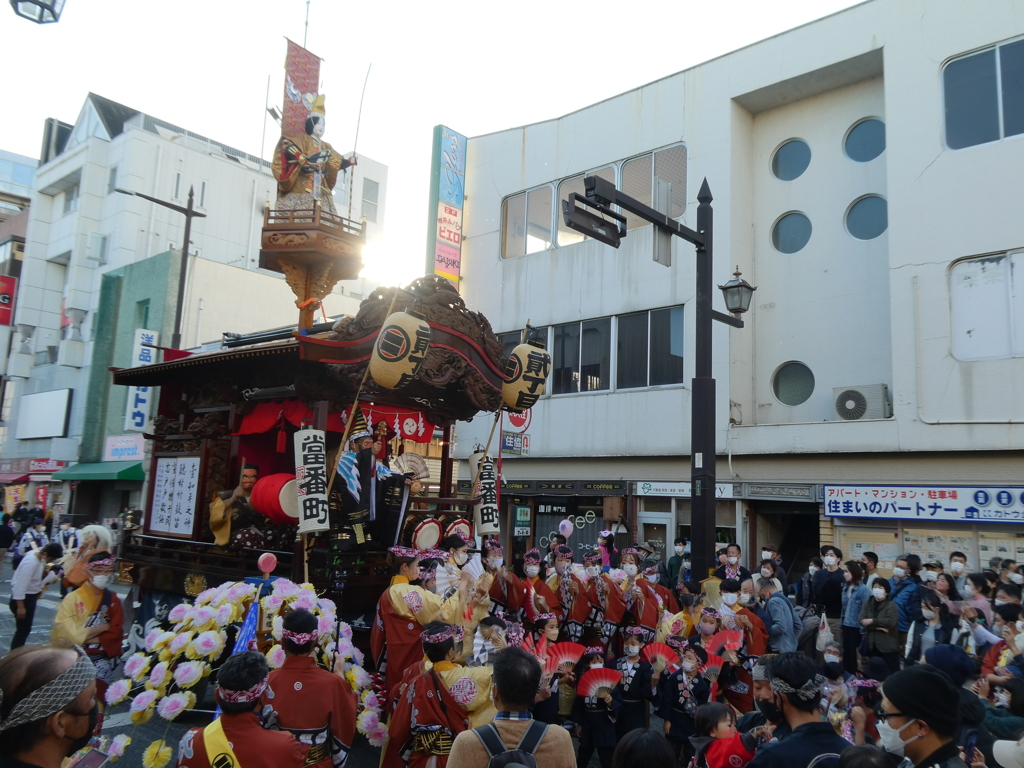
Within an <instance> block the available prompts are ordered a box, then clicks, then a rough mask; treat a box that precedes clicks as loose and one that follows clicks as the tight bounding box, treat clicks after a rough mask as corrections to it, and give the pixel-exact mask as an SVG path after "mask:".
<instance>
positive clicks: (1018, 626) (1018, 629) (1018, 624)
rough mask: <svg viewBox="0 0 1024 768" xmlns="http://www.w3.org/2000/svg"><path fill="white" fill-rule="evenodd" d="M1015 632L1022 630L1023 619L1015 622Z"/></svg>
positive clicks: (1023, 625)
mask: <svg viewBox="0 0 1024 768" xmlns="http://www.w3.org/2000/svg"><path fill="white" fill-rule="evenodd" d="M1017 632H1024V620H1021V621H1018V622H1017Z"/></svg>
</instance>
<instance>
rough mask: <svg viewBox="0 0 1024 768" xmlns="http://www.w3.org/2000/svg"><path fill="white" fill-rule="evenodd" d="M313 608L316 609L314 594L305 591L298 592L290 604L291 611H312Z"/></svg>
mask: <svg viewBox="0 0 1024 768" xmlns="http://www.w3.org/2000/svg"><path fill="white" fill-rule="evenodd" d="M314 608H316V592H310V591H309V590H306V589H302V590H299V594H298V595H297V596H296V598H295V600H294V602H292V610H295V611H312V610H313V609H314Z"/></svg>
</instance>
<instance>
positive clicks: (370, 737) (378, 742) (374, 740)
mask: <svg viewBox="0 0 1024 768" xmlns="http://www.w3.org/2000/svg"><path fill="white" fill-rule="evenodd" d="M387 735H388V727H387V726H386V725H384V724H383V723H377V726H376V727H375V728H371V729H370V731H369V733H367V734H366V740H367V741H368V742H370V745H371V746H374V747H380V746H383V744H384V739H385V738H386V737H387Z"/></svg>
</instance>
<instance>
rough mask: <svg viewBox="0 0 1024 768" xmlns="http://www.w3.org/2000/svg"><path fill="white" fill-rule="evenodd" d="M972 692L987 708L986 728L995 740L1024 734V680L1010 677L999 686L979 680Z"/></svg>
mask: <svg viewBox="0 0 1024 768" xmlns="http://www.w3.org/2000/svg"><path fill="white" fill-rule="evenodd" d="M971 690H972V691H973V692H974V693H975V694H977V696H978V698H979V699H980V700H981V703H982V704H983V705H984V706H985V727H986V728H987V729H988V731H989V733H991V734H992V737H993V738H995V739H1012V738H1014V737H1016V736H1019V735H1020V734H1022V733H1024V680H1021V679H1020V678H1017V677H1008V678H1006V679H1005V680H1003V681H1001V682H1000V683H999V685H998V686H992V685H991V684H990V683H989V682H988V681H987V680H984V679H982V680H979V681H978V682H976V683H975V684H974V686H973V687H972V688H971Z"/></svg>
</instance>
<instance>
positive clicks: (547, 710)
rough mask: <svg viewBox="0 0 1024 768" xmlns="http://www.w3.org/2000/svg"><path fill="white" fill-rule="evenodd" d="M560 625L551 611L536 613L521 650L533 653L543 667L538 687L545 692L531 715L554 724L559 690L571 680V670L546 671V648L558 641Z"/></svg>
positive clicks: (559, 697)
mask: <svg viewBox="0 0 1024 768" xmlns="http://www.w3.org/2000/svg"><path fill="white" fill-rule="evenodd" d="M559 633H560V626H559V620H558V617H557V616H556V615H555V614H553V613H541V614H538V615H537V619H536V621H534V623H533V631H532V632H530V633H529V634H527V636H526V640H524V641H523V650H524V651H526V652H527V653H529V654H531V655H533V656H534V657H535V658H536V659H537V661H538V662H539V663H540V665H541V667H543V668H545V672H544V676H543V677H542V678H541V683H540V688H541V689H542V690H543V691H544V692H545V695H544V697H543V698H542V699H541V700H539V701H537V702H536V704H534V707H533V717H534V719H535V720H539V721H540V722H542V723H549V724H555V723H557V722H559V714H558V710H559V705H560V703H561V701H560V700H561V694H560V693H559V690H560V689H561V688H562V687H566V686H565V685H563V684H568V683H570V682H571V681H572V673H571V672H564V671H561V672H555V673H554V674H549V673H548V672H547V671H546V668H547V662H548V649H549V648H550V647H551V646H552V645H554V644H555V643H557V642H558V635H559Z"/></svg>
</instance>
